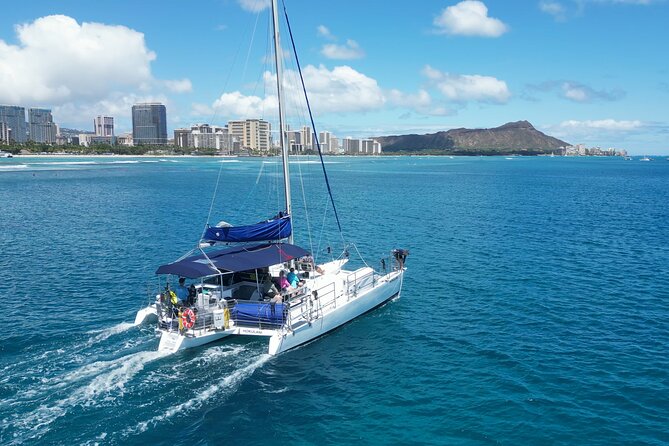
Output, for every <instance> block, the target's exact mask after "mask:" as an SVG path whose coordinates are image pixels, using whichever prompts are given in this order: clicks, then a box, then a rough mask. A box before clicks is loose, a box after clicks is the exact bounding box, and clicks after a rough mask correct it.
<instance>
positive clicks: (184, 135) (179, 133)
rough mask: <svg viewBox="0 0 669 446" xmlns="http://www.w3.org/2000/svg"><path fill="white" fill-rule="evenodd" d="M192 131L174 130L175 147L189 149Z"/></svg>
mask: <svg viewBox="0 0 669 446" xmlns="http://www.w3.org/2000/svg"><path fill="white" fill-rule="evenodd" d="M189 136H190V129H174V145H175V146H177V147H181V148H182V149H185V148H188V137H189Z"/></svg>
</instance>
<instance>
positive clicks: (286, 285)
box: [279, 270, 293, 293]
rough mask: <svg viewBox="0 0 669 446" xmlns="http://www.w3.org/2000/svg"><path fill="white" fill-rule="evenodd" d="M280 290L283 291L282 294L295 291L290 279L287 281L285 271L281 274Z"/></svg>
mask: <svg viewBox="0 0 669 446" xmlns="http://www.w3.org/2000/svg"><path fill="white" fill-rule="evenodd" d="M279 288H280V289H281V292H282V293H284V292H290V291H292V290H293V286H292V285H291V284H290V282H289V281H288V279H286V272H285V271H284V270H281V272H280V273H279Z"/></svg>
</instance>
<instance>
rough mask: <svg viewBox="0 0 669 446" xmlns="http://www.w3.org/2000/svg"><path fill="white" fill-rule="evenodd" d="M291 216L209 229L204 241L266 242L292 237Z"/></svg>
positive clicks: (203, 238)
mask: <svg viewBox="0 0 669 446" xmlns="http://www.w3.org/2000/svg"><path fill="white" fill-rule="evenodd" d="M291 231H292V227H291V224H290V216H285V217H281V218H276V219H272V220H268V221H262V222H260V223H256V224H254V225H248V226H229V227H224V228H218V227H215V226H214V227H211V226H210V227H208V228H207V229H206V231H205V232H204V237H202V240H206V241H212V242H264V241H269V240H281V239H284V238H287V237H290V233H291Z"/></svg>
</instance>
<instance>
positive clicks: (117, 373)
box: [1, 351, 168, 444]
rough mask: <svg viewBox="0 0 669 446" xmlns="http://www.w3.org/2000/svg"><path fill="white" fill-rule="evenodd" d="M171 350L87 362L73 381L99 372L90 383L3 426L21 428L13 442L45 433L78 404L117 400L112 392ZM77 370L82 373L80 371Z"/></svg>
mask: <svg viewBox="0 0 669 446" xmlns="http://www.w3.org/2000/svg"><path fill="white" fill-rule="evenodd" d="M167 355H168V353H165V352H156V351H143V352H137V353H133V354H130V355H127V356H124V357H122V358H118V359H116V360H114V361H107V362H98V363H94V364H91V365H90V366H85V367H84V368H83V369H82V370H79V371H75V372H73V375H72V377H71V378H70V380H71V381H73V382H76V381H80V380H82V379H84V378H88V377H91V376H95V377H94V378H93V379H92V380H91V381H90V382H89V383H88V384H87V385H83V386H81V387H78V388H75V389H73V390H72V392H71V393H70V395H69V396H68V397H67V398H65V399H62V400H59V401H56V402H54V403H53V404H51V405H47V404H42V405H40V406H39V407H38V408H36V409H35V410H33V411H32V412H30V413H27V414H20V413H19V414H16V415H15V416H14V417H13V419H10V420H7V419H6V420H3V421H2V424H1V425H2V427H3V430H4V429H6V428H7V427H8V426H13V427H14V428H16V429H18V431H19V432H17V433H15V434H14V438H13V441H12V442H11V443H10V444H22V443H24V442H25V441H26V440H31V439H34V438H37V437H40V436H42V435H44V434H45V433H46V432H48V431H49V430H50V427H49V426H50V425H51V424H52V423H53V422H54V421H56V420H57V419H58V418H60V417H62V416H64V415H65V414H67V412H68V410H69V409H71V408H72V407H75V406H85V407H87V406H91V405H95V404H96V403H99V402H100V401H109V400H113V399H114V398H115V397H112V396H111V395H110V394H111V393H112V392H115V391H116V392H118V394H119V395H123V393H124V387H125V384H126V383H127V382H128V381H129V380H131V379H132V378H133V377H134V376H135V375H137V373H139V372H140V371H141V370H142V369H143V368H144V366H145V365H146V364H148V363H149V362H151V361H154V360H156V359H159V358H162V357H164V356H167ZM77 372H78V373H79V375H77Z"/></svg>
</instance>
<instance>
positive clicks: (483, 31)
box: [434, 0, 509, 37]
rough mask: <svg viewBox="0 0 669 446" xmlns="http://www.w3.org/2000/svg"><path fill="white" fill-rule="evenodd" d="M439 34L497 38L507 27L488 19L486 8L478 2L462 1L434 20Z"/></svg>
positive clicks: (496, 20) (474, 0)
mask: <svg viewBox="0 0 669 446" xmlns="http://www.w3.org/2000/svg"><path fill="white" fill-rule="evenodd" d="M434 25H435V26H436V27H437V28H436V30H435V31H436V32H437V33H439V34H451V35H463V36H481V37H499V36H501V35H502V34H504V33H505V32H507V31H508V29H509V27H508V26H507V25H506V24H504V23H503V22H502V21H501V20H499V19H495V18H492V17H488V8H487V7H486V5H485V4H484V3H483V2H480V1H478V0H464V1H461V2H460V3H458V4H457V5H454V6H449V7H448V8H446V9H444V10H443V11H442V12H441V14H440V15H439V16H437V17H436V18H435V19H434Z"/></svg>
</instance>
